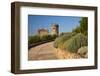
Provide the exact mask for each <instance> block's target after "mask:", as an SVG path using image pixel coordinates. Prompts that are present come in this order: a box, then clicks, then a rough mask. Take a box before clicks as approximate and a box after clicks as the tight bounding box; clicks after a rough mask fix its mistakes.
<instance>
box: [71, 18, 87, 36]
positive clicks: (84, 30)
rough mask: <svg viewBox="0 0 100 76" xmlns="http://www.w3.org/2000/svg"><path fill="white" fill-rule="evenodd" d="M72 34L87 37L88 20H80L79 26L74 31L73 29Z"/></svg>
mask: <svg viewBox="0 0 100 76" xmlns="http://www.w3.org/2000/svg"><path fill="white" fill-rule="evenodd" d="M73 32H76V33H83V34H84V35H87V34H88V33H87V32H88V18H87V17H83V18H82V19H81V20H80V25H79V26H77V27H76V28H75V29H73Z"/></svg>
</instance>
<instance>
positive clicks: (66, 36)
mask: <svg viewBox="0 0 100 76" xmlns="http://www.w3.org/2000/svg"><path fill="white" fill-rule="evenodd" d="M74 35H75V33H67V34H63V35H61V36H59V37H58V38H56V39H55V41H54V47H55V48H62V47H63V44H64V42H66V41H67V40H68V39H69V38H71V37H72V36H74Z"/></svg>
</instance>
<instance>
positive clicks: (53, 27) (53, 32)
mask: <svg viewBox="0 0 100 76" xmlns="http://www.w3.org/2000/svg"><path fill="white" fill-rule="evenodd" d="M38 35H40V36H44V35H59V25H58V24H53V25H51V30H50V32H49V31H48V29H44V28H41V29H38Z"/></svg>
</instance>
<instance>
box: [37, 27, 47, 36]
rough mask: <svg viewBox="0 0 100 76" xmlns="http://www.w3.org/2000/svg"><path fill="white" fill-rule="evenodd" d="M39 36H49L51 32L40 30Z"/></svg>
mask: <svg viewBox="0 0 100 76" xmlns="http://www.w3.org/2000/svg"><path fill="white" fill-rule="evenodd" d="M38 34H39V35H40V36H44V35H48V34H49V31H48V30H47V29H44V28H42V29H38Z"/></svg>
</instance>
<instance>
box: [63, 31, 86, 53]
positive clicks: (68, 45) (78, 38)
mask: <svg viewBox="0 0 100 76" xmlns="http://www.w3.org/2000/svg"><path fill="white" fill-rule="evenodd" d="M82 46H87V37H86V36H84V35H83V34H81V33H78V34H76V35H75V36H73V37H72V38H70V39H69V40H67V41H66V42H65V43H64V45H63V49H64V50H68V51H70V52H75V53H76V52H77V51H78V49H79V48H80V47H82Z"/></svg>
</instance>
